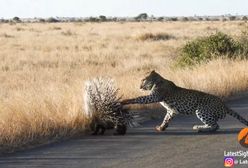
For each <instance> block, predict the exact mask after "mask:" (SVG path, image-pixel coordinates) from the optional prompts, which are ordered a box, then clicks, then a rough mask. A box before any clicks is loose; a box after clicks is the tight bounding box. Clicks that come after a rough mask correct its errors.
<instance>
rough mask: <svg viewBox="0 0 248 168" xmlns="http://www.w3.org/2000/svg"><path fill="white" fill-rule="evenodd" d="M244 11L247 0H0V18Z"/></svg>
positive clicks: (200, 13)
mask: <svg viewBox="0 0 248 168" xmlns="http://www.w3.org/2000/svg"><path fill="white" fill-rule="evenodd" d="M143 12H145V13H147V14H149V15H154V16H193V15H223V14H232V15H236V14H239V15H248V0H0V18H13V17H14V16H18V17H21V18H27V17H56V16H59V17H87V16H99V15H105V16H137V15H138V14H139V13H143Z"/></svg>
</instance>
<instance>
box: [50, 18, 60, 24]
mask: <svg viewBox="0 0 248 168" xmlns="http://www.w3.org/2000/svg"><path fill="white" fill-rule="evenodd" d="M47 22H49V23H56V22H59V20H58V19H55V18H53V17H50V18H48V19H47Z"/></svg>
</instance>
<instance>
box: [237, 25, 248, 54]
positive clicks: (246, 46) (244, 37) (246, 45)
mask: <svg viewBox="0 0 248 168" xmlns="http://www.w3.org/2000/svg"><path fill="white" fill-rule="evenodd" d="M239 45H240V51H239V54H240V56H241V57H242V58H246V59H247V58H248V31H247V30H244V31H243V32H242V34H241V36H240V38H239Z"/></svg>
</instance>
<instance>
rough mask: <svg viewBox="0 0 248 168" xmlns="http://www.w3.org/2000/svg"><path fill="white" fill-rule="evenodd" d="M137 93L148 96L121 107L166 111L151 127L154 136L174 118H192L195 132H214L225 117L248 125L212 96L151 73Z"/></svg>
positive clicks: (132, 99)
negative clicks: (152, 106)
mask: <svg viewBox="0 0 248 168" xmlns="http://www.w3.org/2000/svg"><path fill="white" fill-rule="evenodd" d="M140 89H141V90H143V91H148V92H150V94H149V95H146V96H139V97H136V98H130V99H124V100H122V102H121V104H122V105H123V106H125V105H129V104H150V103H160V104H161V105H162V106H163V107H164V108H165V109H166V111H167V113H166V115H165V116H164V119H163V122H162V123H161V124H160V125H157V126H156V127H155V130H156V131H158V132H161V131H165V129H166V128H167V127H168V126H169V123H170V122H171V121H172V119H173V118H174V117H175V116H177V115H178V114H184V115H196V117H197V118H198V119H199V120H200V121H201V122H202V123H203V124H201V125H199V124H198V125H194V126H193V130H195V131H197V132H215V131H216V130H218V129H219V125H218V121H219V120H221V119H224V118H225V117H226V116H227V114H228V115H230V116H232V117H234V118H236V119H238V120H239V121H240V122H241V123H243V124H244V125H246V126H248V121H247V120H246V119H245V118H243V117H242V116H241V115H239V114H238V113H237V112H235V111H233V110H232V109H230V108H229V107H227V105H226V104H225V103H224V101H223V100H222V99H221V98H220V97H218V96H215V95H213V94H209V93H205V92H202V91H199V90H193V89H187V88H183V87H180V86H177V85H176V84H175V83H174V82H173V81H170V80H168V79H165V78H163V77H162V76H161V75H160V74H159V73H157V72H156V71H155V70H153V71H151V72H148V75H147V76H146V77H145V78H143V79H142V80H141V84H140Z"/></svg>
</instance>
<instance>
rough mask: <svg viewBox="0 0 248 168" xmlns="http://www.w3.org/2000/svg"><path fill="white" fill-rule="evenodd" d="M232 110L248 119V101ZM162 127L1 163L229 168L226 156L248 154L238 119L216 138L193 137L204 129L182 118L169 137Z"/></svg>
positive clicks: (149, 125)
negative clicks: (159, 130) (194, 128)
mask: <svg viewBox="0 0 248 168" xmlns="http://www.w3.org/2000/svg"><path fill="white" fill-rule="evenodd" d="M228 105H229V106H230V107H231V108H232V109H234V110H235V111H237V112H238V113H240V114H241V115H242V116H244V117H245V118H246V119H248V96H244V97H241V98H237V99H234V100H232V101H229V102H228ZM160 122H161V121H160V120H151V121H148V122H145V123H144V124H143V125H142V127H140V128H135V129H129V130H128V133H127V135H125V136H112V135H111V134H110V133H108V134H106V135H104V136H85V137H82V138H80V139H74V140H70V141H67V142H63V143H60V144H54V145H49V146H46V147H41V148H38V149H33V150H29V151H26V152H19V153H16V154H11V155H8V156H4V157H1V158H0V167H1V168H14V167H18V168H29V167H30V168H31V167H32V168H37V167H42V168H86V167H89V168H94V167H114V168H117V167H128V168H133V167H135V168H136V167H137V168H139V167H142V168H145V167H147V168H161V167H166V168H178V167H184V168H185V167H189V168H191V167H201V168H204V167H206V168H209V167H218V168H220V167H224V166H223V160H224V151H226V152H228V151H238V150H243V151H246V150H247V151H248V148H247V149H246V148H243V147H241V146H240V145H239V143H238V141H237V134H238V132H239V131H240V130H241V128H243V127H244V125H242V124H241V123H239V122H238V121H237V120H236V119H234V118H232V117H227V118H226V119H224V120H222V121H220V122H219V124H220V127H221V129H220V130H219V131H218V132H217V133H214V134H199V133H196V132H194V131H192V126H193V125H194V124H196V123H199V121H198V120H197V119H196V118H194V117H185V116H177V117H176V118H175V119H174V120H173V122H172V123H171V125H170V127H169V128H168V129H167V131H166V132H163V133H156V132H155V131H154V126H155V125H157V124H159V123H160ZM247 160H248V158H247ZM235 167H248V165H237V166H235Z"/></svg>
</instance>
